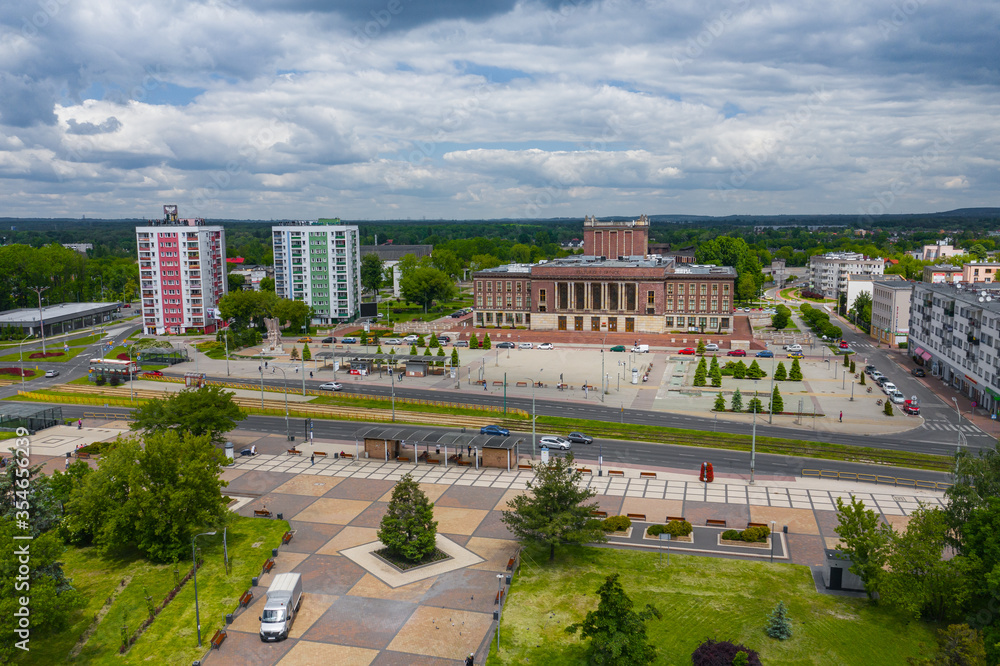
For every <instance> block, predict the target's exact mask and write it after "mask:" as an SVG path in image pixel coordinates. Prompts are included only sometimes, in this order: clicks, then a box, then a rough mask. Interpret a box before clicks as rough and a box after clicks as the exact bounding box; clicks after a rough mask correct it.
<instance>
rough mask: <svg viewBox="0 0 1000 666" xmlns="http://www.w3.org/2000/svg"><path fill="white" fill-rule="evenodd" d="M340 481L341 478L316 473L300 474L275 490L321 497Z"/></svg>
mask: <svg viewBox="0 0 1000 666" xmlns="http://www.w3.org/2000/svg"><path fill="white" fill-rule="evenodd" d="M338 483H340V479H331V478H328V477H324V476H318V475H316V474H299V475H298V476H296V477H295V478H293V479H289V480H288V481H286V482H284V483H283V484H281V485H280V486H278V487H277V488H275V489H274V492H276V493H285V494H288V495H310V496H312V497H320V496H321V495H323V494H324V493H326V492H327V491H329V490H330V489H331V488H333V487H334V486H335V485H337V484H338Z"/></svg>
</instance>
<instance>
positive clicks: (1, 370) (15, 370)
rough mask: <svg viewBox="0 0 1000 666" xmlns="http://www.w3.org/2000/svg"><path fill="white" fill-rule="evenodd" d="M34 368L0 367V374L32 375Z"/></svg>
mask: <svg viewBox="0 0 1000 666" xmlns="http://www.w3.org/2000/svg"><path fill="white" fill-rule="evenodd" d="M34 374H35V371H34V370H23V371H22V370H21V368H0V375H14V376H15V377H31V376H32V375H34Z"/></svg>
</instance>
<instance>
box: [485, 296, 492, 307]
mask: <svg viewBox="0 0 1000 666" xmlns="http://www.w3.org/2000/svg"><path fill="white" fill-rule="evenodd" d="M486 307H488V308H491V307H493V294H487V295H486Z"/></svg>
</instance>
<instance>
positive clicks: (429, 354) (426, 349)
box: [424, 347, 432, 356]
mask: <svg viewBox="0 0 1000 666" xmlns="http://www.w3.org/2000/svg"><path fill="white" fill-rule="evenodd" d="M424 356H432V354H431V348H430V347H425V348H424Z"/></svg>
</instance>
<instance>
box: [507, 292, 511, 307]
mask: <svg viewBox="0 0 1000 666" xmlns="http://www.w3.org/2000/svg"><path fill="white" fill-rule="evenodd" d="M510 304H511V296H510V294H507V307H510Z"/></svg>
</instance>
